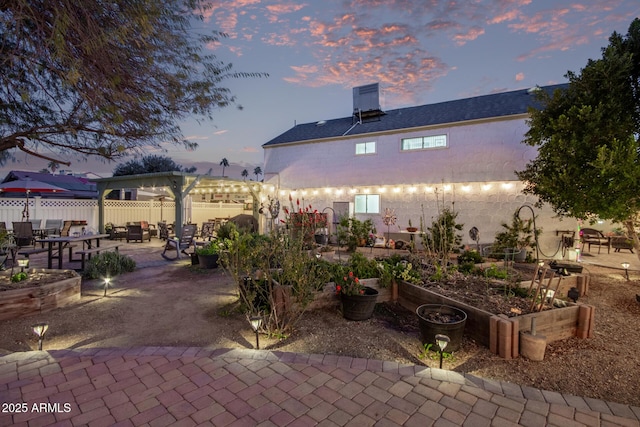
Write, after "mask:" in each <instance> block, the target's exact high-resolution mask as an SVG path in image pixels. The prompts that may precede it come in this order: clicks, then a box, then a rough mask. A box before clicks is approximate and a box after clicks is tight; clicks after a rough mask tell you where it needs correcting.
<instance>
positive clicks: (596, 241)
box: [580, 228, 611, 253]
mask: <svg viewBox="0 0 640 427" xmlns="http://www.w3.org/2000/svg"><path fill="white" fill-rule="evenodd" d="M580 240H581V241H582V251H583V252H584V247H585V246H586V247H587V250H588V251H589V252H591V245H596V246H598V253H600V248H602V247H603V246H604V247H606V248H607V253H611V237H607V236H605V235H604V234H602V231H600V230H596V229H593V228H583V229H581V230H580Z"/></svg>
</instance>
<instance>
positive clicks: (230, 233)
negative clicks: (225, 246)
mask: <svg viewBox="0 0 640 427" xmlns="http://www.w3.org/2000/svg"><path fill="white" fill-rule="evenodd" d="M237 233H238V227H236V224H235V223H233V222H231V221H227V222H225V223H224V224H222V225H221V226H220V228H219V229H218V232H217V234H218V239H221V240H224V239H233V237H234V236H235V235H236V234H237Z"/></svg>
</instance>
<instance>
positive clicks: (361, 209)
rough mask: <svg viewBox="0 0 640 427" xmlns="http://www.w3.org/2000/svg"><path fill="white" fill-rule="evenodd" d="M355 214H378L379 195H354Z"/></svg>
mask: <svg viewBox="0 0 640 427" xmlns="http://www.w3.org/2000/svg"><path fill="white" fill-rule="evenodd" d="M355 213H357V214H358V213H368V214H378V213H380V195H379V194H356V197H355Z"/></svg>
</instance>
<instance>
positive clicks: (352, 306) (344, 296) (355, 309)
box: [336, 271, 378, 320]
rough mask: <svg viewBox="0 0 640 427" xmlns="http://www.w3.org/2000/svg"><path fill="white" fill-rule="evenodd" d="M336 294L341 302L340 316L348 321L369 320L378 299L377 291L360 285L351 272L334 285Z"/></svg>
mask: <svg viewBox="0 0 640 427" xmlns="http://www.w3.org/2000/svg"><path fill="white" fill-rule="evenodd" d="M336 294H338V295H339V296H340V300H341V301H342V316H343V317H344V318H345V319H348V320H366V319H368V318H370V317H371V315H372V314H373V309H374V308H375V306H376V299H377V298H378V291H377V290H375V289H373V288H370V287H368V286H364V285H363V284H362V283H360V279H358V278H357V277H356V276H355V275H354V274H353V271H350V272H349V274H347V275H346V276H344V277H343V279H342V280H341V281H340V282H338V283H336Z"/></svg>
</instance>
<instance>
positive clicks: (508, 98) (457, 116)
mask: <svg viewBox="0 0 640 427" xmlns="http://www.w3.org/2000/svg"><path fill="white" fill-rule="evenodd" d="M566 86H567V85H566V84H561V85H554V86H545V87H543V88H541V89H543V90H545V91H547V92H552V91H554V90H555V89H561V88H564V87H566ZM537 105H538V102H537V101H536V98H535V96H533V95H532V94H531V91H530V90H528V89H521V90H516V91H511V92H502V93H495V94H491V95H483V96H477V97H473V98H465V99H458V100H454V101H446V102H440V103H436V104H428V105H420V106H415V107H406V108H399V109H396V110H390V111H387V112H385V114H384V115H382V116H380V117H379V120H378V119H376V120H367V121H363V122H362V123H358V124H356V123H355V122H354V119H353V117H343V118H339V119H333V120H326V121H325V120H323V121H320V122H314V123H304V124H299V125H296V126H294V127H293V128H291V129H289V130H288V131H286V132H284V133H282V134H280V135H278V136H276V137H275V138H273V139H272V140H270V141H268V142H266V143H265V144H263V145H262V146H263V147H270V146H274V145H278V144H286V143H292V142H301V141H310V140H316V139H326V138H337V137H341V136H345V135H352V136H353V135H366V134H370V133H378V132H388V131H393V130H401V129H411V128H416V127H423V126H434V125H442V124H447V123H457V122H464V121H470V120H480V119H489V118H494V117H507V116H512V115H518V114H525V113H527V110H528V108H529V107H533V106H537Z"/></svg>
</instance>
